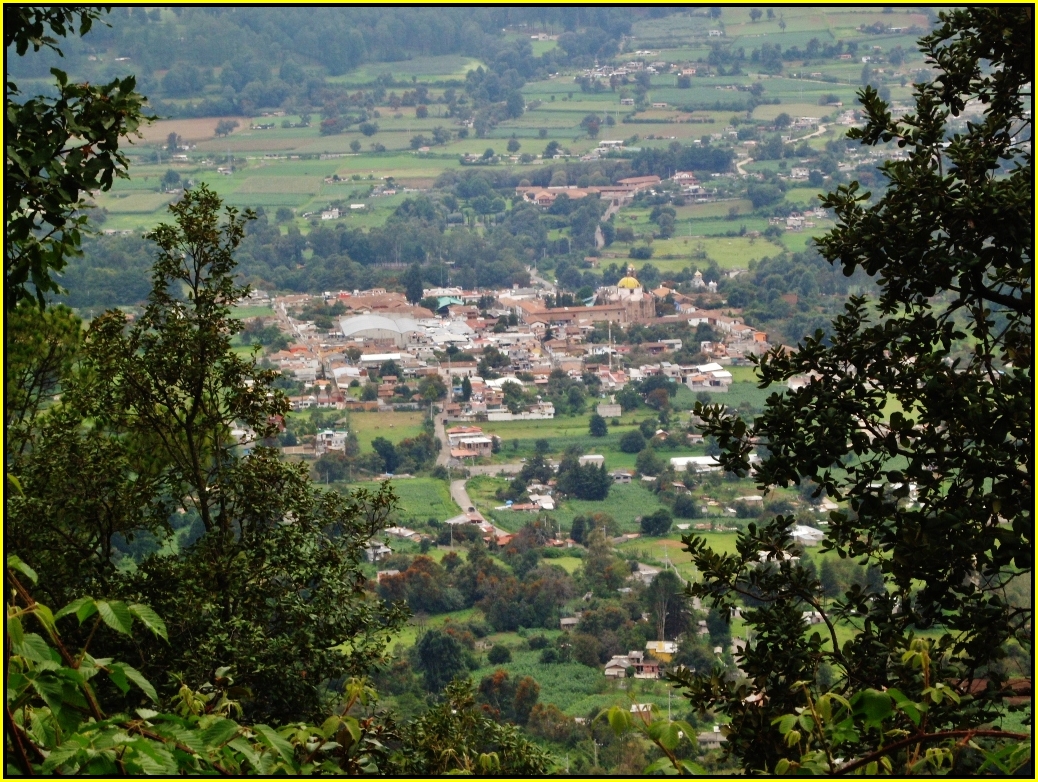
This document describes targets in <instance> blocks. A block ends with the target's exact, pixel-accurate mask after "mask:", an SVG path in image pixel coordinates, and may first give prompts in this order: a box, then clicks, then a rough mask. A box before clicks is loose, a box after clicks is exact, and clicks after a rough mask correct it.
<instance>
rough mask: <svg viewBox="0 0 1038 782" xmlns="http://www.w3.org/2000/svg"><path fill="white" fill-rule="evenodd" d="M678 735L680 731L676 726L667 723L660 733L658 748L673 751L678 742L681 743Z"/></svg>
mask: <svg viewBox="0 0 1038 782" xmlns="http://www.w3.org/2000/svg"><path fill="white" fill-rule="evenodd" d="M680 734H681V731H680V730H679V729H678V726H677V725H675V724H674V723H673V722H671V723H669V724H668V725H666V726H665V727H664V728H663V730H662V731H660V737H659V742H660V746H662V747H664V748H665V749H669V750H671V751H673V750H674V748H675V747H677V745H678V742H680V741H681V735H680Z"/></svg>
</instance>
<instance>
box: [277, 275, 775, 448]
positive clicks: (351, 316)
mask: <svg viewBox="0 0 1038 782" xmlns="http://www.w3.org/2000/svg"><path fill="white" fill-rule="evenodd" d="M712 287H713V286H712V283H707V282H704V281H703V279H702V276H701V275H698V276H697V277H696V278H695V279H694V280H693V282H692V288H693V290H694V291H698V292H699V293H701V294H703V295H704V296H706V297H707V298H710V297H711V292H712V290H711V289H712ZM424 294H425V298H424V301H429V300H430V299H435V300H436V301H437V302H438V304H439V305H440V306H438V307H437V314H434V313H433V312H432V311H431V310H428V309H425V308H424V307H419V306H415V305H413V304H410V303H408V302H407V300H406V299H405V298H404V296H403V295H402V294H400V293H395V292H389V291H386V290H384V289H376V290H370V291H363V292H361V291H352V292H350V291H339V292H329V293H326V294H324V295H323V296H322V297H319V300H318V301H317V302H315V301H314V299H315V298H317V297H310V296H306V295H292V296H283V297H275V298H273V299H272V305H273V307H274V310H275V318H276V322H277V324H278V326H279V327H280V328H281V329H282V330H283V331H285V332H288V333H289V336H290V338H291V342H290V344H289V345H288V346H287V347H286V348H285V349H283V350H279V351H276V352H274V353H272V354H270V355H268V356H267V357H266V358H267V360H269V361H270V362H271V363H272V364H273V365H274V366H276V367H277V368H278V369H280V370H281V371H282V372H284V373H285V374H287V375H289V376H291V377H293V378H294V379H295V380H296V381H298V382H300V383H302V384H303V385H304V387H305V390H304V392H303V393H302V394H296V395H295V396H293V397H292V399H291V402H292V406H293V408H295V409H297V410H299V409H306V408H312V407H319V408H333V409H354V410H378V409H383V408H387V406H390V405H399V404H404V403H410V404H416V403H415V402H406V401H405V402H402V401H401V399H400V397H398V392H399V391H400V389H401V388H402V387H403V386H405V385H406V386H408V387H409V388H411V389H412V390H413V389H414V388H416V387H417V386H418V385H419V384H420V383H421V382H422V380H423V379H424V378H425V377H427V376H438V377H439V378H440V379H441V380H442V381H443V383H444V385H445V386H446V387H447V388H448V389H458V388H459V387H460V386H461V385H462V384H463V383H464V381H465V380H466V379H467V381H468V383H467V385H468V388H469V390H468V392H467V393H466V395H465V398H464V399H461V398H459V397H457V396H456V395H452V398H450V399H448V400H447V402H446V407H447V413H448V416H449V417H450V418H453V419H457V420H459V421H479V420H510V419H513V418H534V419H536V418H552V417H553V416H554V414H555V411H554V409H553V407H552V405H551V404H550V403H549V402H542V401H530V400H533V399H535V398H536V396H537V393H536V389H537V388H538V387H542V386H545V385H547V383H548V380H549V377H550V375H551V373H552V372H555V371H558V370H561V371H563V372H566V373H567V374H569V375H571V376H572V377H574V378H579V377H582V376H583V375H584V374H585V373H587V372H591V373H593V374H595V375H597V377H598V379H599V380H600V382H601V385H602V390H603V391H604V392H605V393H607V394H610V393H615V392H617V391H619V390H621V389H622V388H623V387H624V386H625V385H626V384H627V383H630V382H632V381H640V380H644V379H645V378H647V377H649V376H652V375H657V374H658V375H663V376H665V377H668V378H670V379H671V380H673V381H674V382H676V383H681V384H684V385H687V386H688V387H689V388H690V389H692V390H694V391H708V392H724V391H726V390H727V388H728V386H729V385H730V383H731V382H732V376H731V373H730V372H729V371H728V369H727V368H726V367H727V365H729V364H732V363H738V362H739V361H741V360H743V359H744V358H745V357H746V356H747V355H749V354H759V353H762V352H764V351H766V350H768V349H769V348H770V344H769V342H768V338H767V334H765V333H764V332H761V331H759V330H757V329H754V328H752V327H750V326H747V325H746V324H745V323H744V322H743V321H742V318H741V317H740V315H739V313H738V312H737V311H734V310H731V309H724V310H722V309H720V308H711V309H707V308H702V307H697V306H696V302H695V301H693V298H692V296H690V295H685V294H682V293H680V292H678V291H676V290H673V289H670V288H667V287H666V286H661V287H659V288H657V289H655V290H647V289H646V288H645V287H644V286H642V285H641V284H640V283H639V281H638V279H637V278H636V276H635V274H634V271H633V269H631V270H629V271H628V274H627V276H625V277H623V278H622V279H621V280H619V281H618V282H617V283H616V284H615V285H608V286H603V287H600V288H599V289H598V290H597V291H595V294H594V298H593V300H592V301H591V303H590V304H587V305H586V306H572V307H565V306H564V307H555V306H549V305H550V303H551V299H550V298H548V297H545V295H544V294H545V291H543V290H538V289H532V288H530V289H522V288H519V287H518V286H514V287H513V288H511V289H506V290H500V291H496V292H493V293H492V294H491V293H488V292H486V291H481V292H475V291H463V290H460V289H457V288H439V289H427V290H425V291H424ZM488 296H492V298H493V302H492V304H490V306H487V304H488V301H487V297H488ZM663 300H665V301H666V302H667V303H668V304H672V305H673V309H674V310H675V312H674V314H672V315H666V316H658V315H657V304H658V303H659V302H661V301H663ZM314 303H322V304H326V305H341V307H340V309H344V310H345V313H344V314H343V315H342V316H341V317H340V318H339V319H338V322H334V327H333V328H332V329H330V330H328V329H318V328H317V326H316V325H315V323H314V322H309V321H303V320H299V319H297V318H295V317H293V313H295V312H296V311H298V310H299V309H302V308H304V307H306V306H308V305H312V304H314ZM481 306H482V307H484V308H485V309H481ZM507 323H512V324H514V325H505V326H503V325H502V324H507ZM666 323H685V324H687V325H689V326H692V327H696V326H699V325H700V324H706V325H708V326H710V327H711V330H712V331H713V333H714V335H715V338H714V339H711V340H703V341H701V342H700V344H699V345H697V346H695V347H696V348H697V349H698V352H701V353H702V354H703V355H704V356H706V357H707V359H709V361H708V363H705V364H698V365H685V364H679V363H676V362H672V361H668V356H669V355H671V354H673V353H674V352H676V351H678V350H681V349H682V347H683V345H682V341H681V340H677V339H667V340H661V341H660V342H645V343H641V344H638V345H632V344H615V343H614V342H613V341H612V340H611V339H610V341H608V342H602V341H592V335H593V332H596V330H597V329H599V328H601V326H602V325H603V324H610V325H612V324H616V325H619V326H630V325H631V324H643V325H653V324H666ZM491 349H492V351H493V352H494V355H495V357H496V358H497V359H498V361H497V364H498V366H497V367H496V368H495V369H496V371H495V374H498V375H501V376H502V377H499V378H496V379H491V378H483V377H481V376H480V372H479V363H478V362H479V360H480V358H482V357H483V355H484V354H485V353H486V352H487V351H491ZM634 353H637V355H638V356H640V357H643V360H644V359H648V361H644V363H640V364H639V365H638V366H632V361H631V357H632V354H634ZM451 356H458V357H459V358H460V359H461V360H452V358H451ZM502 356H503V357H505V359H506V360H507V364H506V365H504V366H501V365H500V364H501V362H500V357H502ZM387 363H391V365H392V366H394V367H395V370H394V372H395V374H392V375H391V376H389V377H379V378H378V380H379V386H378V392H377V396H373V397H371V398H369V399H367V400H366V401H361V400H359V399H357V398H356V393H351V392H350V388H351V386H352V387H356V386H357V385H362V386H363V385H366V384H367V383H368V381H369V378H371V379H374V376H375V375H385V374H386V373H385V372H384V371H381V370H382V368H383V367H385V366H386V365H387ZM507 383H516V384H518V385H519V386H522V388H523V391H524V392H532V393H524V394H523V396H524V398H525V399H526V400H527V404H526V406H525V408H524V409H515V406H514V404H513V405H512V407H511V408H509V407H508V406H506V405H505V396H506V389H505V387H504V386H505V384H507ZM333 447H334V446H333Z"/></svg>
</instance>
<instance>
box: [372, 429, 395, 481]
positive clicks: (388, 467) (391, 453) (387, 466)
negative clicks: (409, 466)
mask: <svg viewBox="0 0 1038 782" xmlns="http://www.w3.org/2000/svg"><path fill="white" fill-rule="evenodd" d="M371 447H372V448H373V449H374V451H375V453H377V454H378V455H379V457H380V458H381V459H382V469H383V470H385V471H386V472H388V473H393V472H396V468H397V466H398V465H399V464H400V457H399V455H398V454H397V451H396V446H395V445H393V443H391V442H389V440H387V439H386V438H385V437H376V438H375V439H374V440H372V441H371Z"/></svg>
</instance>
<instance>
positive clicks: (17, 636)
mask: <svg viewBox="0 0 1038 782" xmlns="http://www.w3.org/2000/svg"><path fill="white" fill-rule="evenodd" d="M7 635H8V636H10V638H11V645H12V646H13V647H17V646H18V645H19V644H21V643H22V642H23V639H24V638H25V632H24V631H23V630H22V620H21V619H20V618H18V617H17V616H9V617H8V618H7Z"/></svg>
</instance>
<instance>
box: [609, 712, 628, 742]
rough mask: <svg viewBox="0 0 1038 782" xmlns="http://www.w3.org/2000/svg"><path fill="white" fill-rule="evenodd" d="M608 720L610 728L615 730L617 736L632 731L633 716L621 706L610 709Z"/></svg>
mask: <svg viewBox="0 0 1038 782" xmlns="http://www.w3.org/2000/svg"><path fill="white" fill-rule="evenodd" d="M606 719H608V720H609V727H611V728H612V729H613V733H615V734H616V735H617V736H619V735H621V734H623V733H625V732H626V731H628V730H630V729H631V715H630V714H628V713H627V712H626V711H625V710H624V709H621V708H620V707H619V706H613V707H612V708H611V709H609V711H608V712H607V714H606Z"/></svg>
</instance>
